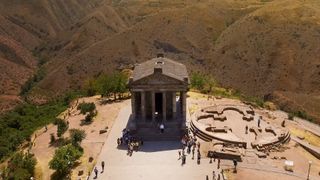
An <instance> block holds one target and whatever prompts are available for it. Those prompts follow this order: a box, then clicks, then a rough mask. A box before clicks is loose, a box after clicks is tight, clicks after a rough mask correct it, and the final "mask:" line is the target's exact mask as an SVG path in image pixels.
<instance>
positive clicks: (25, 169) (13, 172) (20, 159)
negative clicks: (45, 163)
mask: <svg viewBox="0 0 320 180" xmlns="http://www.w3.org/2000/svg"><path fill="white" fill-rule="evenodd" d="M36 163H37V161H36V159H35V158H34V156H33V155H31V154H28V153H26V154H25V153H22V152H18V153H16V154H14V155H13V157H12V158H11V160H10V161H9V162H8V167H7V168H6V169H5V171H4V172H3V175H2V176H3V177H4V178H3V179H18V180H20V179H21V180H22V179H30V177H32V176H33V174H34V169H35V165H36Z"/></svg>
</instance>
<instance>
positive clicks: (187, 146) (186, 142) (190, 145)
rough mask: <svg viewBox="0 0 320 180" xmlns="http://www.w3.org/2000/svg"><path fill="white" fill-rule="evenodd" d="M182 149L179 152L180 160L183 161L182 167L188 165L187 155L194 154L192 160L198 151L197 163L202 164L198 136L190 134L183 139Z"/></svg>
mask: <svg viewBox="0 0 320 180" xmlns="http://www.w3.org/2000/svg"><path fill="white" fill-rule="evenodd" d="M181 144H182V149H181V150H179V152H178V154H179V158H178V160H180V159H181V165H184V164H186V153H187V154H190V153H191V154H192V159H194V157H195V151H196V150H197V163H198V164H200V159H201V153H200V142H197V138H196V135H195V134H193V135H191V133H189V132H188V130H187V133H186V134H185V135H184V136H183V137H182V139H181Z"/></svg>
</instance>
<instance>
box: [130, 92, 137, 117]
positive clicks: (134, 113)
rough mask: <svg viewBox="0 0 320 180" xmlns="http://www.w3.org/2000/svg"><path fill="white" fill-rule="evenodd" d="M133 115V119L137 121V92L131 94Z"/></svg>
mask: <svg viewBox="0 0 320 180" xmlns="http://www.w3.org/2000/svg"><path fill="white" fill-rule="evenodd" d="M131 108H132V110H131V114H132V118H133V119H135V118H136V96H135V92H131Z"/></svg>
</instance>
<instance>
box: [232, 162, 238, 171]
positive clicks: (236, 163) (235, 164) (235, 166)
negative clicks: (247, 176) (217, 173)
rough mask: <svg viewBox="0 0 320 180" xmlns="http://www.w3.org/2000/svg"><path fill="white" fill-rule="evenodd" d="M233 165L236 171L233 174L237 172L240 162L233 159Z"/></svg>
mask: <svg viewBox="0 0 320 180" xmlns="http://www.w3.org/2000/svg"><path fill="white" fill-rule="evenodd" d="M233 165H234V170H233V172H237V165H238V162H237V160H236V159H233Z"/></svg>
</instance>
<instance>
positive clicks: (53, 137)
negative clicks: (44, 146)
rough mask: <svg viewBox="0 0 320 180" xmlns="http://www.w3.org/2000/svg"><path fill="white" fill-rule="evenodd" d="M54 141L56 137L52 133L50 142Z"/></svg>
mask: <svg viewBox="0 0 320 180" xmlns="http://www.w3.org/2000/svg"><path fill="white" fill-rule="evenodd" d="M55 142H56V137H55V136H54V134H53V133H51V134H50V144H53V143H55Z"/></svg>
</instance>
